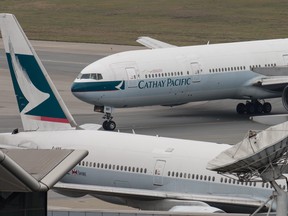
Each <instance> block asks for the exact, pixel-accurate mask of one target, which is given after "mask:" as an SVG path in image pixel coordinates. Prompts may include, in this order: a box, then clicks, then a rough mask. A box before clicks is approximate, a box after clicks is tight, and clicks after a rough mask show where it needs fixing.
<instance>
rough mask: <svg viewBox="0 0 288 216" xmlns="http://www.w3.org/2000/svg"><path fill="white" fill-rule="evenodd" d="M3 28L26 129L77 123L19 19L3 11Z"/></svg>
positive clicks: (0, 23) (0, 24)
mask: <svg viewBox="0 0 288 216" xmlns="http://www.w3.org/2000/svg"><path fill="white" fill-rule="evenodd" d="M0 28H1V34H2V38H3V43H4V47H5V52H6V57H7V61H8V64H9V69H10V73H11V77H12V82H13V86H14V91H15V95H16V99H17V103H18V107H19V111H20V115H21V119H22V123H23V128H24V130H25V131H33V130H63V129H71V128H75V127H76V126H77V124H76V122H75V120H74V119H73V117H72V115H71V114H70V112H69V111H68V109H67V107H66V105H65V104H64V102H63V100H62V98H61V96H60V95H59V93H58V91H57V90H56V88H55V86H54V84H53V83H52V81H51V79H50V77H49V76H48V73H47V71H46V70H45V68H44V66H43V65H42V63H41V61H40V59H39V57H38V55H37V54H36V52H35V50H34V49H33V47H32V45H31V44H30V42H29V40H28V38H27V37H26V35H25V33H24V31H23V30H22V28H21V26H20V25H19V23H18V21H17V19H16V18H15V16H14V15H12V14H0Z"/></svg>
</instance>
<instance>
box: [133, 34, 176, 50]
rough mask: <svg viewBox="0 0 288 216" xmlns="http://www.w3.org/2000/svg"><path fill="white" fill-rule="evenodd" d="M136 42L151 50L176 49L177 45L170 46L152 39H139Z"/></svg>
mask: <svg viewBox="0 0 288 216" xmlns="http://www.w3.org/2000/svg"><path fill="white" fill-rule="evenodd" d="M136 41H137V42H138V43H140V44H142V45H144V46H146V47H147V48H150V49H159V48H171V47H176V46H175V45H172V44H168V43H165V42H162V41H159V40H156V39H154V38H150V37H139V38H138V39H137V40H136Z"/></svg>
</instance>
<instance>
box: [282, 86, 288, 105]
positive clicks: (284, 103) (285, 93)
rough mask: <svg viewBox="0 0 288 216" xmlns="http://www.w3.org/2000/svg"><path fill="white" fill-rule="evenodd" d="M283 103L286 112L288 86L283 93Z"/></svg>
mask: <svg viewBox="0 0 288 216" xmlns="http://www.w3.org/2000/svg"><path fill="white" fill-rule="evenodd" d="M282 103H283V106H284V108H285V109H286V110H288V86H286V87H285V88H284V90H283V92H282Z"/></svg>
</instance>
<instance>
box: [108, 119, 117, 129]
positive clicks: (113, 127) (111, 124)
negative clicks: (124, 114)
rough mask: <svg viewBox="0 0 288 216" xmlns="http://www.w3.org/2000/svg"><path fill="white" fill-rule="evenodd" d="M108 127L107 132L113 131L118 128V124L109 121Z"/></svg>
mask: <svg viewBox="0 0 288 216" xmlns="http://www.w3.org/2000/svg"><path fill="white" fill-rule="evenodd" d="M106 126H107V130H110V131H113V130H115V128H116V123H115V122H114V121H108V122H107V125H106Z"/></svg>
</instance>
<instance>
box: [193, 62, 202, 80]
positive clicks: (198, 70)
mask: <svg viewBox="0 0 288 216" xmlns="http://www.w3.org/2000/svg"><path fill="white" fill-rule="evenodd" d="M190 66H191V71H192V82H194V83H195V82H200V81H201V76H200V73H201V67H200V64H199V63H198V62H192V63H191V64H190Z"/></svg>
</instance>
